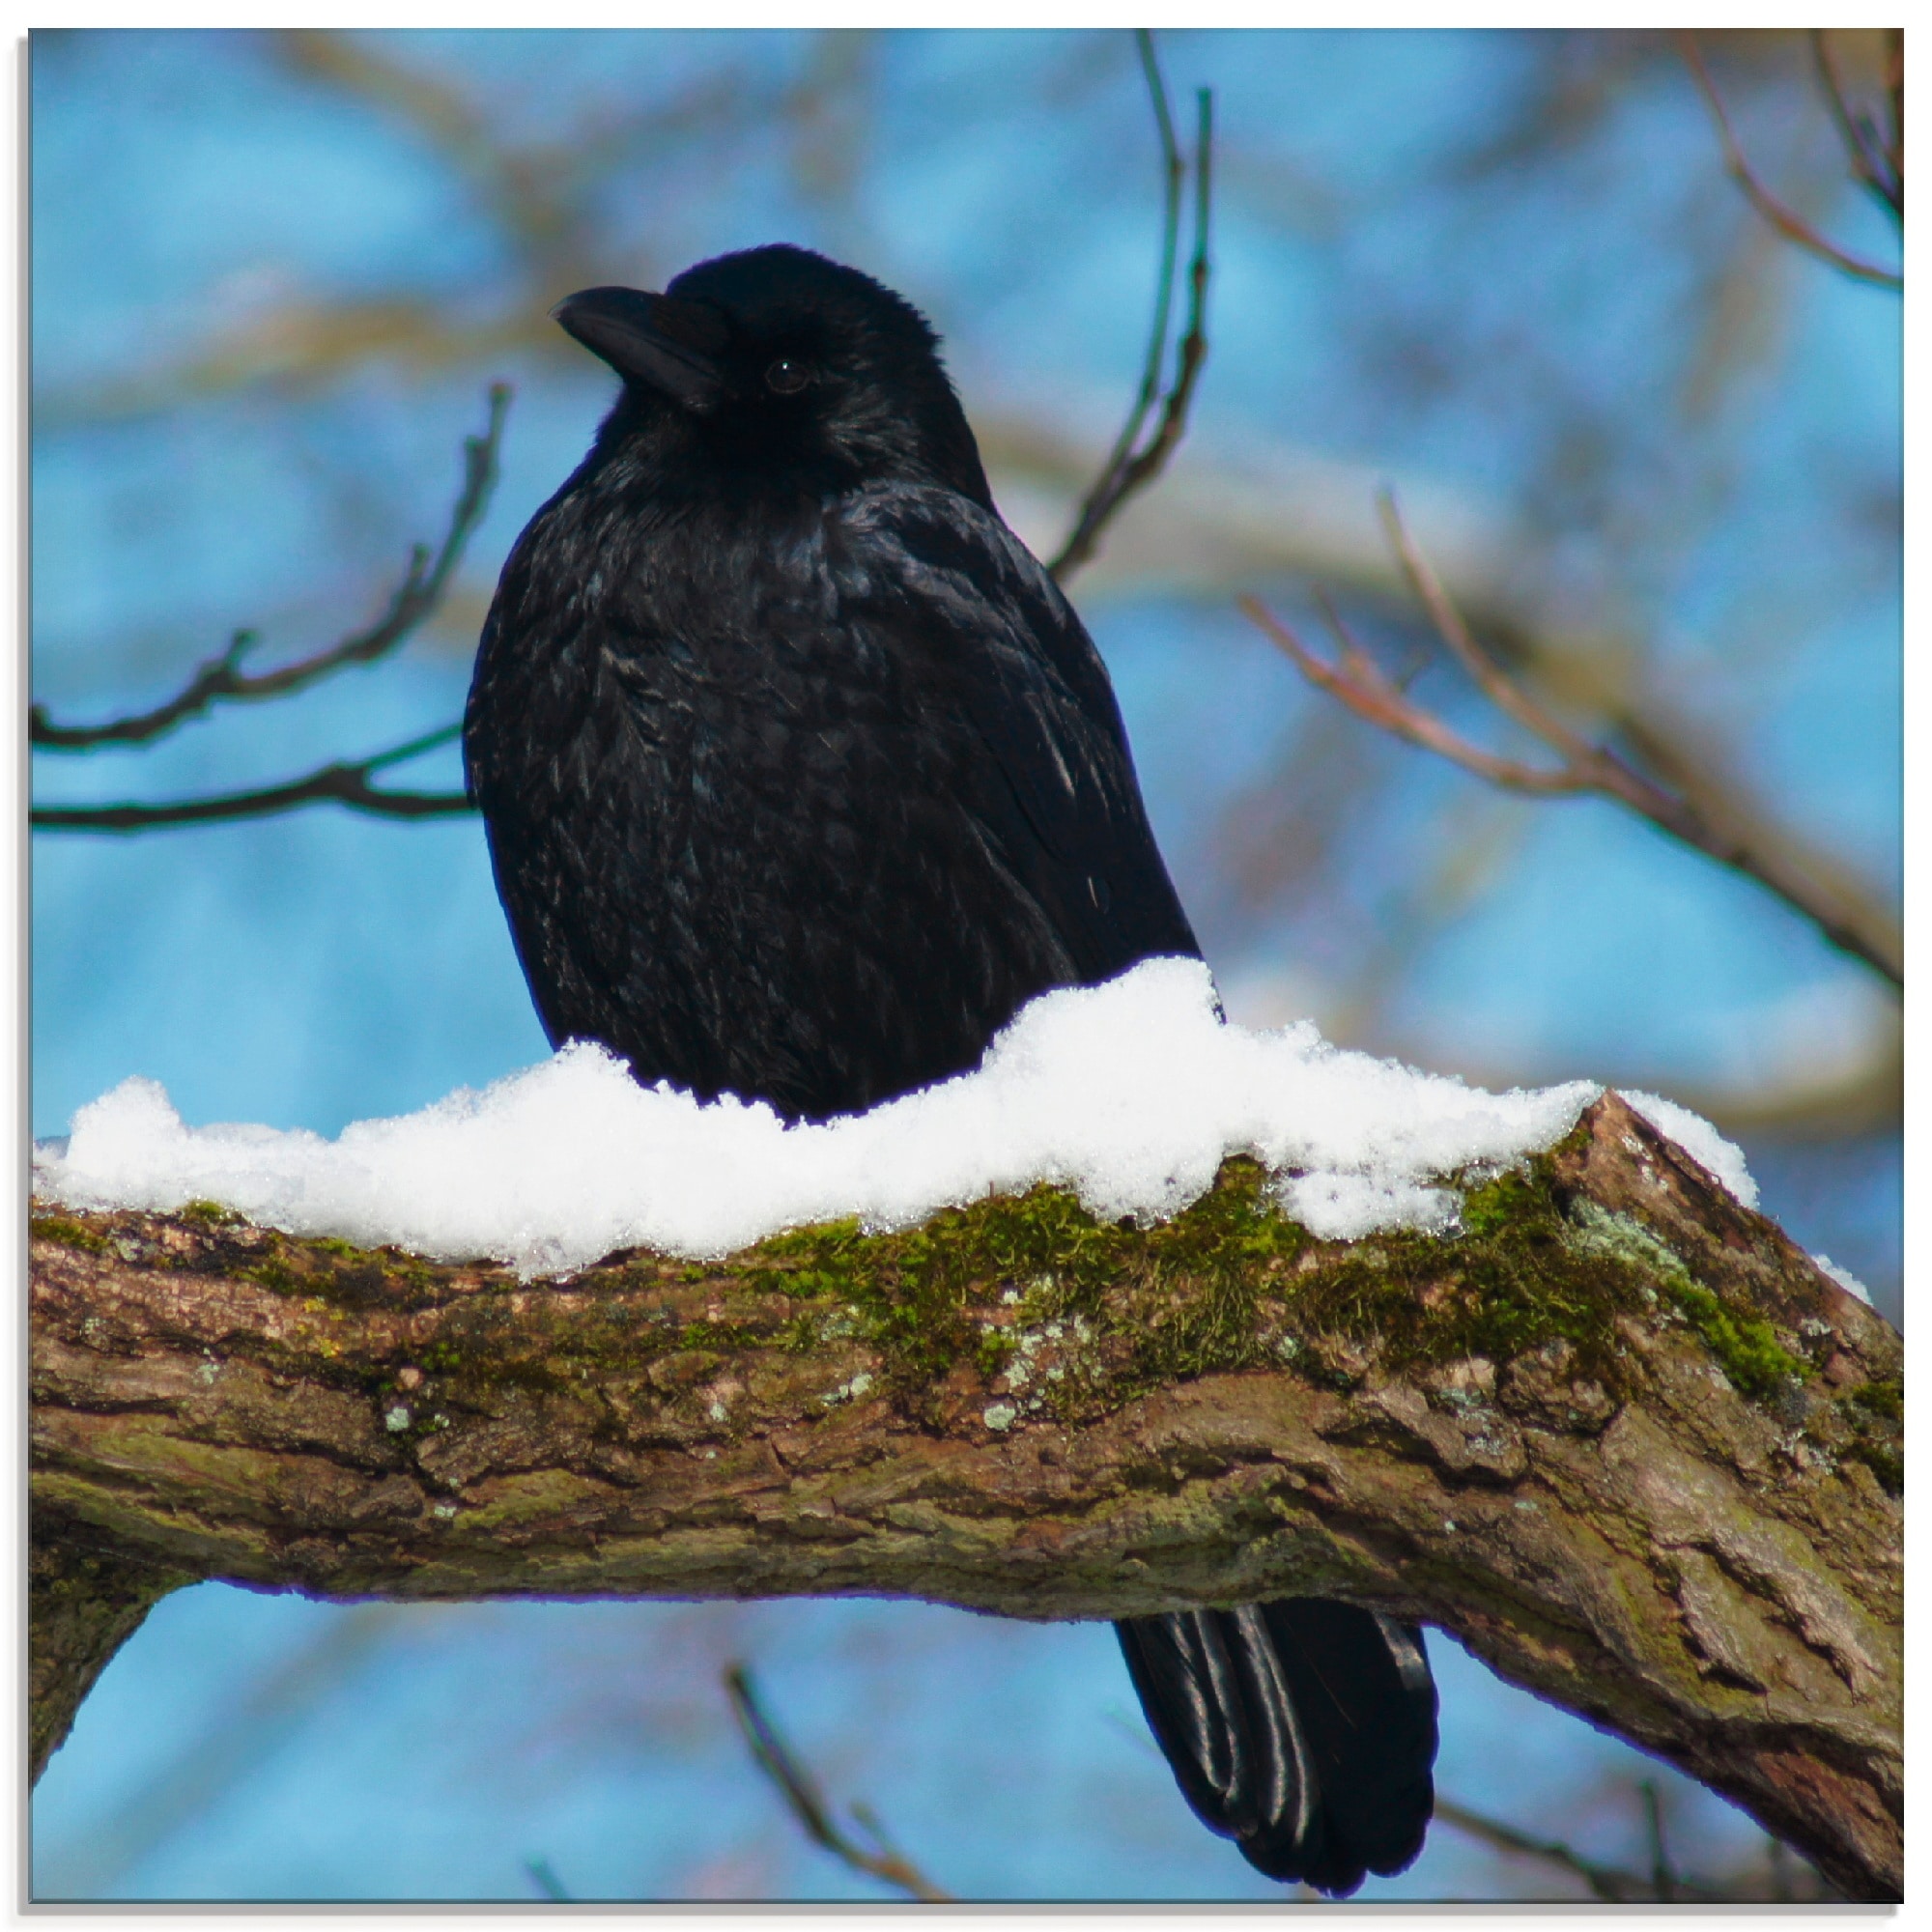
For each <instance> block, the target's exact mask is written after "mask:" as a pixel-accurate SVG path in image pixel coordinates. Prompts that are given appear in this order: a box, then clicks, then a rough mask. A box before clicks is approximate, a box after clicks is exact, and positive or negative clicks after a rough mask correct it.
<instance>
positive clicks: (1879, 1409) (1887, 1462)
mask: <svg viewBox="0 0 1932 1932" xmlns="http://www.w3.org/2000/svg"><path fill="white" fill-rule="evenodd" d="M1842 1413H1843V1415H1844V1418H1845V1420H1846V1422H1847V1423H1848V1424H1849V1425H1850V1428H1851V1431H1852V1439H1851V1441H1850V1442H1849V1443H1848V1444H1846V1445H1845V1447H1844V1449H1843V1452H1842V1453H1843V1454H1845V1455H1847V1456H1850V1457H1853V1458H1854V1459H1856V1460H1857V1461H1858V1462H1861V1463H1863V1464H1864V1465H1865V1467H1866V1468H1868V1469H1869V1470H1870V1471H1871V1472H1872V1474H1873V1475H1874V1476H1876V1477H1877V1478H1878V1480H1879V1482H1880V1484H1881V1485H1882V1486H1883V1487H1884V1488H1885V1489H1886V1491H1887V1492H1889V1493H1890V1494H1892V1495H1894V1496H1896V1495H1902V1494H1903V1493H1904V1492H1905V1441H1904V1434H1903V1425H1904V1421H1905V1382H1904V1378H1902V1377H1899V1376H1888V1377H1885V1378H1882V1379H1880V1380H1878V1381H1869V1382H1861V1383H1859V1384H1858V1386H1857V1387H1855V1388H1852V1389H1848V1390H1847V1391H1846V1392H1845V1395H1844V1397H1843V1409H1842Z"/></svg>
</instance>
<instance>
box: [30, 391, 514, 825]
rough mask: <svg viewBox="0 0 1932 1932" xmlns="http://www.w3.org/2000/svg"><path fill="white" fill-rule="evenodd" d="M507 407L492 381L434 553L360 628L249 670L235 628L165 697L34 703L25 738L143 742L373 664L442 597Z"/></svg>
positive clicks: (64, 744)
mask: <svg viewBox="0 0 1932 1932" xmlns="http://www.w3.org/2000/svg"><path fill="white" fill-rule="evenodd" d="M509 407H510V386H509V384H507V383H493V384H491V385H490V420H489V423H488V425H487V426H486V427H485V429H484V431H483V434H482V435H481V436H471V437H466V438H465V439H464V441H463V489H462V492H461V494H460V495H459V496H458V497H457V499H456V503H455V506H454V508H453V509H452V510H451V511H450V514H449V527H448V528H447V530H445V531H444V533H443V538H442V542H441V544H440V546H439V547H438V549H437V552H436V554H435V557H434V560H432V558H431V554H430V551H429V547H428V546H427V545H426V544H417V545H416V546H415V547H414V549H413V550H412V552H411V553H410V564H409V569H408V571H407V572H406V573H405V574H404V577H403V581H402V582H401V583H400V584H398V585H397V587H396V589H395V591H394V593H393V594H392V595H391V596H390V599H389V605H388V609H387V610H385V611H384V612H383V614H382V616H381V617H379V618H378V619H377V620H376V622H375V623H374V624H371V625H370V626H369V627H368V628H367V629H366V630H362V631H357V632H355V633H354V634H352V635H351V636H349V637H347V638H344V639H342V640H341V642H339V643H335V644H331V645H330V646H329V647H328V648H327V650H322V651H317V652H315V653H314V654H313V655H312V656H309V657H305V658H298V659H297V660H296V661H295V663H293V664H288V665H283V666H282V667H281V668H280V669H278V670H271V671H263V672H261V673H259V674H257V675H253V676H251V675H250V674H248V673H247V672H245V671H243V670H242V668H241V660H242V658H243V657H244V656H245V655H246V654H247V653H248V652H249V651H250V650H251V649H252V648H253V647H254V645H255V644H256V643H257V642H258V641H259V639H258V638H257V635H256V633H255V632H253V631H237V632H236V633H235V636H234V638H233V639H231V640H230V642H229V645H228V648H227V649H226V650H225V651H223V652H222V654H221V655H220V656H219V657H217V658H210V659H209V660H208V662H207V663H206V664H204V665H202V666H201V668H199V669H198V670H196V672H195V674H194V675H193V676H192V677H191V678H189V680H188V681H187V683H186V684H185V685H184V686H183V687H182V689H181V690H180V691H179V692H178V693H176V695H175V696H173V697H171V698H169V699H168V701H167V702H166V703H165V704H159V705H156V707H155V709H154V710H152V711H142V712H136V713H133V714H130V715H129V716H127V717H123V718H113V719H109V720H108V722H107V723H106V724H104V725H56V724H55V723H54V722H53V720H52V719H51V718H49V717H48V716H47V711H46V707H45V705H43V704H36V705H34V706H33V707H32V709H31V710H29V712H28V713H27V742H28V743H29V744H30V745H32V746H33V747H34V749H35V750H36V751H43V752H89V751H93V750H94V749H95V748H96V747H97V746H99V745H144V744H147V743H149V742H150V741H152V740H153V739H156V738H158V737H159V736H160V735H161V734H162V733H163V732H165V731H171V730H172V729H173V728H174V727H175V726H176V725H180V724H183V723H185V721H186V720H187V719H190V718H196V717H199V716H200V715H201V714H202V713H203V712H205V711H208V710H209V709H211V708H212V707H213V705H215V704H217V703H223V702H228V703H238V702H245V701H249V700H259V699H262V698H269V697H287V696H290V695H291V694H293V693H295V692H298V691H304V690H306V689H307V688H308V687H309V686H310V685H312V684H317V683H320V682H321V680H322V679H324V678H326V677H328V676H330V675H331V674H332V673H333V672H335V671H338V670H340V669H342V668H343V667H344V666H345V665H352V664H373V663H375V661H376V660H377V659H378V658H383V657H386V656H387V655H388V654H389V653H390V652H391V651H393V650H394V649H395V648H396V647H397V645H399V644H400V643H402V642H403V640H404V639H406V638H408V637H409V636H410V635H411V634H412V632H414V631H415V630H417V629H419V628H420V626H421V625H422V624H423V622H424V620H425V619H426V618H428V617H429V616H430V615H431V613H432V612H433V611H435V610H436V608H437V606H438V605H439V604H440V603H441V601H442V596H443V592H444V591H445V590H446V589H447V588H448V585H449V580H450V577H451V576H452V574H453V573H454V572H455V569H456V566H457V564H458V563H459V562H460V561H461V560H462V556H463V552H464V547H465V546H466V545H467V544H468V543H469V537H470V534H471V532H472V531H473V530H474V529H475V527H476V526H477V525H478V524H479V523H481V522H482V520H483V513H484V511H485V510H486V509H488V507H489V504H490V493H491V491H492V489H493V488H494V487H495V485H496V481H497V450H498V448H499V447H500V445H501V442H502V437H503V418H504V415H505V413H506V412H507V411H508V409H509ZM37 822H38V821H37ZM154 822H155V823H160V824H174V823H178V822H180V821H178V820H174V819H163V820H156V821H154ZM116 829H119V830H128V829H131V828H128V827H118V828H116Z"/></svg>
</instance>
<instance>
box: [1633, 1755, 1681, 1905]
mask: <svg viewBox="0 0 1932 1932" xmlns="http://www.w3.org/2000/svg"><path fill="white" fill-rule="evenodd" d="M1636 1793H1637V1796H1638V1797H1639V1798H1640V1799H1642V1801H1643V1832H1644V1837H1645V1839H1646V1840H1647V1842H1648V1843H1649V1846H1650V1888H1651V1895H1652V1896H1653V1897H1654V1898H1656V1899H1657V1900H1658V1901H1659V1902H1660V1903H1662V1904H1665V1905H1668V1904H1670V1903H1672V1902H1673V1901H1674V1900H1675V1899H1676V1898H1677V1896H1678V1894H1679V1892H1680V1890H1681V1889H1682V1882H1681V1881H1680V1880H1679V1878H1678V1876H1677V1874H1676V1873H1675V1872H1674V1871H1672V1870H1671V1868H1670V1854H1669V1852H1668V1851H1666V1850H1665V1849H1664V1843H1663V1800H1662V1798H1661V1797H1660V1796H1659V1794H1658V1789H1657V1780H1656V1778H1654V1777H1646V1778H1641V1779H1639V1780H1638V1783H1637V1787H1636Z"/></svg>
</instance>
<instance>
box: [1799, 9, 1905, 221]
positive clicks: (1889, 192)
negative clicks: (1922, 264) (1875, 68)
mask: <svg viewBox="0 0 1932 1932" xmlns="http://www.w3.org/2000/svg"><path fill="white" fill-rule="evenodd" d="M1894 37H1895V38H1897V39H1899V40H1900V41H1901V42H1902V40H1903V36H1902V35H1899V34H1897V32H1896V30H1894ZM1902 54H1903V49H1902V47H1901V49H1900V59H1899V65H1898V85H1897V88H1896V90H1895V91H1894V93H1893V97H1892V132H1891V138H1890V139H1889V141H1888V140H1886V139H1884V138H1883V137H1882V136H1881V135H1880V133H1879V131H1878V128H1877V127H1876V125H1875V124H1874V123H1873V121H1872V118H1871V116H1870V115H1869V114H1854V113H1853V112H1852V107H1851V102H1850V101H1849V100H1847V99H1846V98H1845V83H1844V80H1843V78H1842V77H1841V76H1840V74H1839V72H1838V62H1837V57H1836V56H1835V55H1834V54H1833V52H1832V43H1831V37H1830V36H1829V35H1828V34H1827V33H1826V31H1825V29H1824V28H1823V27H1813V28H1812V29H1811V58H1812V60H1813V62H1814V63H1815V65H1816V66H1817V69H1818V82H1819V85H1820V86H1821V87H1823V89H1824V90H1825V99H1827V100H1828V101H1829V102H1830V103H1831V108H1832V119H1833V121H1835V122H1836V123H1837V126H1838V138H1839V139H1840V140H1841V141H1843V142H1844V144H1845V152H1846V153H1847V154H1848V155H1850V156H1851V159H1852V173H1853V175H1854V176H1855V177H1856V178H1857V179H1858V180H1860V181H1861V182H1862V183H1863V184H1864V185H1865V186H1866V187H1867V188H1868V189H1870V191H1871V193H1872V195H1873V196H1874V197H1875V198H1876V199H1877V201H1878V203H1879V205H1880V206H1881V207H1882V208H1884V209H1885V211H1886V213H1889V215H1890V216H1891V218H1892V219H1893V220H1894V221H1896V222H1897V223H1899V225H1900V226H1901V227H1902V226H1903V225H1904V222H1905V147H1904V131H1903V128H1902V125H1901V117H1900V112H1899V110H1900V108H1901V106H1902V105H1903V101H1904V95H1905V65H1904V60H1903V57H1902Z"/></svg>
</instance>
